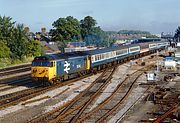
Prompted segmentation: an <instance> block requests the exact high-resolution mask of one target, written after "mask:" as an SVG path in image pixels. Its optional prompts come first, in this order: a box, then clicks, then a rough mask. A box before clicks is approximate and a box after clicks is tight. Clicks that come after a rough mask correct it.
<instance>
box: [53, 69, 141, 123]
mask: <svg viewBox="0 0 180 123" xmlns="http://www.w3.org/2000/svg"><path fill="white" fill-rule="evenodd" d="M143 73H144V72H143V71H141V70H138V71H136V72H134V73H133V74H131V75H129V76H128V77H126V79H125V80H124V81H123V82H122V83H120V84H119V85H118V86H117V87H116V89H115V90H114V92H113V93H112V94H111V95H110V96H109V97H108V98H106V99H105V100H104V101H103V102H101V103H100V104H99V105H98V106H96V107H95V108H94V109H92V110H90V109H91V107H92V105H93V103H92V104H91V103H88V104H87V103H86V105H84V106H83V108H81V109H80V111H79V112H78V113H77V114H73V115H74V116H73V117H72V118H70V119H69V117H68V116H67V117H65V118H64V119H62V118H61V119H60V117H62V116H60V117H59V118H56V119H55V120H52V123H54V122H55V123H58V122H71V123H76V122H78V123H80V122H88V121H89V122H98V123H101V122H105V120H106V118H108V117H109V116H111V115H112V113H113V112H114V111H115V110H116V109H117V108H118V107H119V106H120V105H122V104H123V101H125V100H126V99H127V98H128V96H129V94H130V93H131V91H132V88H133V85H134V84H135V82H136V80H137V79H138V78H139V76H141V75H142V74H143ZM129 77H131V78H130V79H129ZM125 88H126V89H125ZM115 102H117V103H115ZM87 119H89V120H87Z"/></svg>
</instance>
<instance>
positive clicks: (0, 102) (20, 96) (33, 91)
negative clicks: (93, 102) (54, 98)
mask: <svg viewBox="0 0 180 123" xmlns="http://www.w3.org/2000/svg"><path fill="white" fill-rule="evenodd" d="M90 75H91V74H89V75H86V76H82V77H80V78H76V79H73V80H69V81H66V82H63V83H60V84H57V85H53V86H47V87H44V86H42V85H36V86H34V87H33V88H29V89H26V90H22V91H17V92H14V93H10V94H7V95H3V96H0V110H2V109H5V108H7V107H10V106H13V105H16V104H18V103H20V102H23V101H26V100H28V99H31V98H33V97H35V96H38V95H41V94H43V93H45V92H47V91H51V90H54V89H56V88H59V87H61V86H65V85H69V84H72V83H73V82H74V81H77V80H80V79H83V78H85V77H87V76H90ZM29 82H32V81H29Z"/></svg>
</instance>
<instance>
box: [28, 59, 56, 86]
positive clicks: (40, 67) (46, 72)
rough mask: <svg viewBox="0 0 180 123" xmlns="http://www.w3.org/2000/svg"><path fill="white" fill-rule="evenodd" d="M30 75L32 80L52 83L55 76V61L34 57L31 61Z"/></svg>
mask: <svg viewBox="0 0 180 123" xmlns="http://www.w3.org/2000/svg"><path fill="white" fill-rule="evenodd" d="M31 77H32V80H33V81H36V82H39V83H43V84H52V83H53V80H54V79H55V78H56V62H55V61H46V60H36V59H35V60H34V61H33V62H32V68H31Z"/></svg>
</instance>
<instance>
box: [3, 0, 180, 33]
mask: <svg viewBox="0 0 180 123" xmlns="http://www.w3.org/2000/svg"><path fill="white" fill-rule="evenodd" d="M0 15H1V16H4V15H5V16H10V17H12V18H13V20H14V21H16V22H18V23H23V24H24V25H25V26H29V27H30V30H31V31H40V28H41V27H46V28H47V29H50V28H52V23H53V22H54V21H55V20H57V19H58V18H59V17H66V16H69V15H70V16H73V17H75V18H77V19H78V20H81V19H83V18H84V17H85V16H87V15H90V16H92V17H93V18H94V19H95V20H97V23H98V25H99V26H101V28H102V29H103V30H111V31H113V30H115V31H117V30H122V29H134V30H145V31H150V32H151V33H161V32H165V33H167V32H174V31H175V29H176V28H177V26H180V0H0Z"/></svg>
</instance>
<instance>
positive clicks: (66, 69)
mask: <svg viewBox="0 0 180 123" xmlns="http://www.w3.org/2000/svg"><path fill="white" fill-rule="evenodd" d="M69 70H70V63H68V62H67V61H65V63H64V71H65V72H66V73H69V72H68V71H69Z"/></svg>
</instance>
